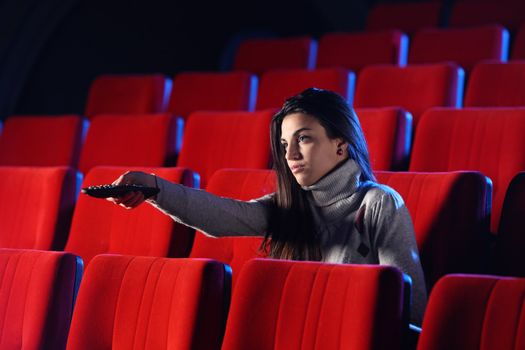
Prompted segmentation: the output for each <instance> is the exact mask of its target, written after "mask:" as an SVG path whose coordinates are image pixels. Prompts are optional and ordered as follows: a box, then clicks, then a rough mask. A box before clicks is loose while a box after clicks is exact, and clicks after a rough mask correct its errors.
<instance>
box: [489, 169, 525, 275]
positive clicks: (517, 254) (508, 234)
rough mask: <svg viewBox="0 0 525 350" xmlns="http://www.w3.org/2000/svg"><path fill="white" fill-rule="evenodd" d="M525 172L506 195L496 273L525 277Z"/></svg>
mask: <svg viewBox="0 0 525 350" xmlns="http://www.w3.org/2000/svg"><path fill="white" fill-rule="evenodd" d="M524 227H525V172H520V173H518V174H517V175H516V176H515V177H514V178H513V179H512V181H511V182H510V185H509V187H508V188H507V193H506V194H505V200H504V202H503V208H502V211H501V220H500V223H499V228H498V237H497V241H496V254H495V259H494V266H495V269H494V272H495V273H497V274H499V275H507V276H519V277H525V254H523V252H524V250H525V229H524Z"/></svg>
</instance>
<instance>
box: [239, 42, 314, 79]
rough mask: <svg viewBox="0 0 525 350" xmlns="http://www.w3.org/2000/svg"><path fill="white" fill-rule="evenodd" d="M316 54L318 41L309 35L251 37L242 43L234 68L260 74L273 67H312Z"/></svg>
mask: <svg viewBox="0 0 525 350" xmlns="http://www.w3.org/2000/svg"><path fill="white" fill-rule="evenodd" d="M316 54H317V42H316V41H315V40H314V39H313V38H311V37H307V36H300V37H290V38H270V39H260V38H250V39H246V40H244V41H242V42H241V44H240V45H239V48H238V49H237V53H236V54H235V59H234V63H233V68H234V69H235V70H245V71H249V72H251V73H255V74H257V75H261V74H262V73H264V72H266V71H267V70H270V69H281V68H282V69H312V68H313V67H314V66H315V58H316Z"/></svg>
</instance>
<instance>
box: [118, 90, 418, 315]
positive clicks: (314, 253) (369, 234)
mask: <svg viewBox="0 0 525 350" xmlns="http://www.w3.org/2000/svg"><path fill="white" fill-rule="evenodd" d="M271 147H272V155H273V159H274V169H275V171H276V173H277V186H278V187H277V191H276V192H275V193H273V194H271V195H268V196H264V197H262V198H259V199H255V200H252V201H249V202H244V201H238V200H234V199H228V198H220V197H217V196H214V195H212V194H209V193H207V192H205V191H201V190H195V189H191V188H187V187H184V186H182V185H178V184H173V183H170V182H168V181H166V180H163V179H161V178H157V177H156V176H155V175H153V174H146V173H141V172H128V173H126V174H124V175H122V176H121V177H119V178H118V179H117V180H116V181H115V182H114V183H115V184H122V183H137V184H142V185H147V186H152V187H154V186H158V187H159V188H160V192H159V194H158V195H157V196H156V198H153V199H149V200H148V202H150V203H151V204H152V205H154V206H155V207H157V208H158V209H159V210H161V211H163V212H164V213H166V214H167V215H169V216H171V217H172V218H173V219H174V220H176V221H177V222H180V223H183V224H185V225H188V226H191V227H194V228H197V229H199V230H201V231H203V232H206V233H208V234H210V235H212V236H224V235H264V237H265V239H264V241H263V244H262V247H261V248H262V249H263V250H264V251H265V252H266V253H267V255H268V256H269V257H272V258H277V259H293V260H316V261H324V262H329V263H346V264H381V265H391V266H395V267H398V268H399V269H400V270H402V271H403V272H405V273H406V274H408V275H409V276H410V277H411V278H412V291H413V303H412V311H411V321H412V323H415V324H418V325H420V324H421V320H422V317H423V312H424V308H425V304H426V289H425V282H424V277H423V271H422V268H421V263H420V260H419V254H418V249H417V245H416V240H415V236H414V228H413V225H412V220H411V218H410V214H409V212H408V210H407V208H406V206H405V205H404V203H403V200H402V198H401V196H400V195H399V194H398V193H397V192H395V191H394V190H393V189H391V188H389V187H387V186H384V185H380V184H378V183H376V182H375V178H374V175H373V173H372V169H371V167H370V161H369V157H368V150H367V147H366V142H365V139H364V136H363V132H362V130H361V126H360V124H359V120H358V119H357V116H356V114H355V113H354V111H353V110H352V109H351V108H350V107H349V106H348V104H347V103H346V101H345V100H344V99H343V98H342V97H341V96H339V95H337V94H335V93H333V92H330V91H326V90H319V89H307V90H305V91H303V92H301V93H300V94H298V95H296V96H294V97H292V98H290V99H288V100H287V101H286V102H285V104H284V106H283V107H282V109H281V110H280V111H279V112H278V113H277V114H276V115H275V116H274V118H273V120H272V124H271ZM111 200H112V201H113V202H115V203H116V204H119V205H121V206H123V207H125V208H134V207H136V206H138V205H139V204H141V203H142V202H144V196H143V195H142V194H141V193H140V192H131V193H128V194H126V195H125V196H123V197H120V198H112V199H111ZM203 213H205V215H203Z"/></svg>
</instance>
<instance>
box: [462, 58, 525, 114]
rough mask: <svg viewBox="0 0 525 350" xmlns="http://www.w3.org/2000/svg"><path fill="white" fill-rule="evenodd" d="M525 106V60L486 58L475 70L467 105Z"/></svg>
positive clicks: (466, 100)
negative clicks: (486, 60)
mask: <svg viewBox="0 0 525 350" xmlns="http://www.w3.org/2000/svg"><path fill="white" fill-rule="evenodd" d="M490 106H492V107H510V106H525V61H513V62H509V63H498V62H483V63H479V64H477V65H476V67H474V70H472V75H471V77H470V79H469V82H468V84H467V90H466V94H465V107H490Z"/></svg>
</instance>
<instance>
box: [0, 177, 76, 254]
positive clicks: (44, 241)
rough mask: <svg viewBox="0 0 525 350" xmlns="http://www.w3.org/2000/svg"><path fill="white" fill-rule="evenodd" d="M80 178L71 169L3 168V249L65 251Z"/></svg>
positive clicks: (0, 183) (0, 233)
mask: <svg viewBox="0 0 525 350" xmlns="http://www.w3.org/2000/svg"><path fill="white" fill-rule="evenodd" d="M79 176H80V175H79V174H78V172H76V171H75V170H73V169H72V168H68V167H0V194H1V196H2V198H4V200H2V201H0V248H17V249H42V250H62V249H63V248H64V244H65V242H66V239H67V234H68V231H69V225H70V223H71V214H72V213H73V207H74V205H75V197H76V191H77V185H78V183H79V182H80V181H79V179H80V178H79Z"/></svg>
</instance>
